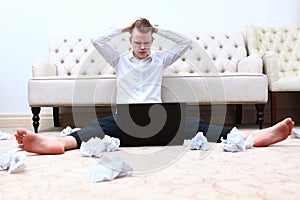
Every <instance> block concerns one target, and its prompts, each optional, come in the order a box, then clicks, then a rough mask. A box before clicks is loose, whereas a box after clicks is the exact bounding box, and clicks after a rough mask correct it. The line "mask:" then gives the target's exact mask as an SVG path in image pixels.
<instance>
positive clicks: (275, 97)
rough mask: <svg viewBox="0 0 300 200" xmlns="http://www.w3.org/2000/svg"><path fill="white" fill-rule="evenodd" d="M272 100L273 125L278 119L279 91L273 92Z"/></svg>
mask: <svg viewBox="0 0 300 200" xmlns="http://www.w3.org/2000/svg"><path fill="white" fill-rule="evenodd" d="M270 98H271V99H270V101H271V125H274V124H276V122H277V119H276V115H277V93H276V92H271V95H270Z"/></svg>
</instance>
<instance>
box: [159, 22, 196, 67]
mask: <svg viewBox="0 0 300 200" xmlns="http://www.w3.org/2000/svg"><path fill="white" fill-rule="evenodd" d="M154 30H155V33H156V34H158V35H160V36H162V37H164V38H167V39H169V40H171V41H173V42H175V44H176V45H175V46H174V47H173V48H172V49H170V50H167V51H164V53H163V54H162V56H163V57H162V59H163V61H164V66H165V67H168V66H169V65H171V64H172V63H174V62H175V61H176V60H178V59H179V58H180V57H181V56H182V55H183V54H184V53H185V52H186V50H187V49H188V48H189V46H190V45H191V44H192V40H191V39H189V38H187V37H184V36H182V35H180V34H177V33H174V32H172V31H170V30H162V29H157V28H155V29H154Z"/></svg>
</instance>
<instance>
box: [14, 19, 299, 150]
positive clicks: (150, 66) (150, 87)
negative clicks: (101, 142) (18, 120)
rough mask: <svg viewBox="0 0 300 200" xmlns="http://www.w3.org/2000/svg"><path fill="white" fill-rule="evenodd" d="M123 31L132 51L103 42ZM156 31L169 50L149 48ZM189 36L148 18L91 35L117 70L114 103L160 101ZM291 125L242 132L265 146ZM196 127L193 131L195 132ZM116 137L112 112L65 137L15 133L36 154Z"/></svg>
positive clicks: (200, 124) (203, 127)
mask: <svg viewBox="0 0 300 200" xmlns="http://www.w3.org/2000/svg"><path fill="white" fill-rule="evenodd" d="M124 32H130V34H131V36H130V38H129V40H130V44H131V45H132V49H133V50H132V51H130V52H127V53H125V54H120V53H119V52H118V51H116V50H115V49H114V48H112V47H111V46H109V45H108V44H107V43H106V42H107V41H109V40H110V39H111V38H113V37H115V36H118V35H120V34H121V33H124ZM153 33H156V34H158V35H160V36H162V37H165V38H167V39H169V40H171V41H173V42H174V43H175V44H176V45H175V46H174V47H173V48H172V49H170V50H168V51H157V52H151V51H150V47H151V45H152V43H153V36H152V34H153ZM191 42H192V41H191V40H190V39H187V38H185V37H183V36H181V35H178V34H176V33H173V32H171V31H168V30H161V29H158V28H156V27H153V26H152V25H151V24H150V22H149V21H148V20H147V19H142V18H141V19H138V20H136V21H135V22H134V23H133V24H132V25H130V26H128V27H125V28H123V29H115V30H112V31H110V32H109V33H107V34H105V35H102V36H99V37H97V38H94V39H92V43H93V45H94V46H95V47H96V49H97V50H98V51H99V53H100V54H101V55H102V56H103V57H104V58H105V59H106V61H107V62H108V63H110V65H111V66H113V67H114V68H115V70H116V75H117V103H160V102H161V82H162V74H163V71H164V69H165V68H166V67H168V66H169V65H171V64H172V63H174V62H175V61H176V60H177V59H178V58H180V56H181V55H183V53H184V52H185V51H186V50H187V49H188V47H189V46H190V44H191ZM187 123H188V124H190V125H191V126H192V125H195V123H196V126H197V130H198V131H201V132H203V133H204V135H206V134H207V133H210V132H208V130H212V129H213V130H215V132H216V133H217V134H218V138H217V139H220V138H221V137H223V138H226V135H227V134H228V133H229V132H230V130H231V129H228V128H223V127H217V126H213V125H209V124H208V123H206V122H204V121H202V120H200V119H196V120H189V121H188V122H187ZM293 127H294V122H293V120H292V119H291V118H286V119H284V120H283V121H281V122H279V123H278V124H276V125H274V126H273V127H270V128H267V129H263V130H258V131H253V132H245V133H244V134H245V138H247V137H248V136H249V135H253V136H254V138H255V140H254V146H268V145H271V144H274V143H276V142H279V141H282V140H284V139H286V138H287V137H288V136H289V135H290V134H291V131H292V128H293ZM196 132H197V131H195V134H196ZM105 134H107V135H110V136H114V137H118V126H117V124H116V122H115V119H114V116H110V117H106V118H101V119H98V120H96V121H93V122H91V123H90V124H88V125H87V126H86V127H83V128H82V130H80V131H77V132H74V133H72V134H71V135H69V136H67V137H55V138H53V137H46V136H42V135H37V134H34V133H32V132H30V131H28V130H25V129H17V131H16V133H15V137H16V140H17V142H18V143H19V146H20V148H23V149H24V150H26V151H28V152H34V153H39V154H60V153H63V152H64V151H65V150H70V149H76V148H79V147H80V145H81V142H82V141H87V140H89V139H90V138H92V137H100V138H103V137H104V135H105Z"/></svg>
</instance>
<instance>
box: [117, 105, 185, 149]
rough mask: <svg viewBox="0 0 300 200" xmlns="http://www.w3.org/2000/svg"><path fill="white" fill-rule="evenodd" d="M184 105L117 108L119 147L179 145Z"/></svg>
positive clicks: (181, 139) (182, 135)
mask: <svg viewBox="0 0 300 200" xmlns="http://www.w3.org/2000/svg"><path fill="white" fill-rule="evenodd" d="M185 117H186V104H185V103H143V104H118V105H117V124H118V127H119V129H120V134H121V135H120V142H121V146H149V145H150V146H166V145H182V144H183V142H184V139H185V138H184V135H185V134H184V133H185Z"/></svg>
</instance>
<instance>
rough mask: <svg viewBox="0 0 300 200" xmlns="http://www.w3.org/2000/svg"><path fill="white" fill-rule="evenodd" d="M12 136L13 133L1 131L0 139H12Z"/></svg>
mask: <svg viewBox="0 0 300 200" xmlns="http://www.w3.org/2000/svg"><path fill="white" fill-rule="evenodd" d="M12 138H13V136H12V135H11V134H9V133H5V132H2V131H0V140H10V139H12Z"/></svg>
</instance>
